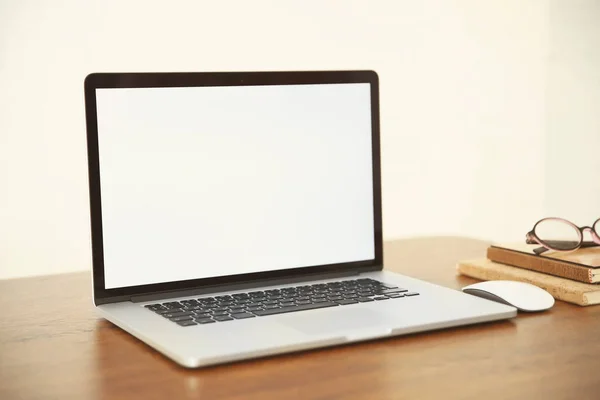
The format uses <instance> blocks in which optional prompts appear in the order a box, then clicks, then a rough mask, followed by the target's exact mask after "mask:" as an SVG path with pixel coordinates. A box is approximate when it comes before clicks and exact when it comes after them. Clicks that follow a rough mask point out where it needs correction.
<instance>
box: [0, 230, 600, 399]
mask: <svg viewBox="0 0 600 400" xmlns="http://www.w3.org/2000/svg"><path fill="white" fill-rule="evenodd" d="M485 247H486V243H483V242H478V241H474V240H468V239H457V238H454V239H453V238H433V239H427V240H425V239H421V240H408V241H399V242H390V243H386V265H387V268H389V269H391V270H395V271H401V272H403V273H405V274H407V275H412V276H414V277H417V278H422V279H425V280H429V281H432V282H435V283H438V284H441V285H445V286H449V287H453V288H460V287H461V286H463V285H466V284H469V283H472V282H474V281H473V280H471V279H468V278H465V277H458V276H456V272H455V263H456V261H457V260H458V259H461V258H467V257H478V256H481V255H482V254H484V250H485ZM424 255H427V256H424ZM90 290H91V289H90V275H89V274H88V273H77V274H68V275H59V276H52V277H42V278H32V279H19V280H8V281H0V321H1V325H0V399H2V400H9V399H44V400H46V399H61V400H63V399H77V400H80V399H138V398H139V399H165V398H168V399H172V400H175V399H187V398H202V399H211V400H212V399H240V400H242V399H243V400H249V399H270V398H273V399H282V400H283V399H303V400H304V399H339V398H349V399H403V398H406V399H451V398H459V399H469V398H477V399H480V398H485V399H486V400H488V399H491V398H500V399H515V398H520V399H546V398H551V399H592V398H598V396H600V394H599V393H600V306H595V307H594V306H592V307H587V308H581V307H578V306H573V305H569V304H566V303H562V302H557V304H556V306H555V307H554V308H553V309H552V310H550V311H548V312H544V313H540V314H529V315H523V314H520V315H519V316H518V317H517V318H516V319H513V320H511V321H503V322H495V323H489V324H486V325H479V326H470V327H462V328H456V329H449V330H444V331H436V332H430V333H424V334H416V335H412V336H405V337H397V338H392V339H387V340H380V341H373V342H368V343H361V344H355V345H347V346H344V347H338V348H330V349H324V350H316V351H310V352H305V353H300V354H293V355H285V356H277V357H272V358H267V359H261V360H255V361H247V362H240V363H236V364H231V365H226V366H218V367H211V368H208V369H202V370H186V369H183V368H180V367H178V366H177V365H176V364H174V363H173V362H171V361H169V360H167V359H166V358H164V357H162V356H161V355H160V354H158V353H156V352H155V351H153V350H152V349H151V348H149V347H148V346H146V345H145V344H143V343H141V342H139V341H138V340H136V339H134V338H133V337H131V336H130V335H128V334H126V333H124V332H122V331H121V330H119V329H118V328H115V327H114V326H112V325H111V324H110V323H108V322H106V321H104V320H102V319H100V318H98V317H97V316H96V315H95V314H94V312H93V309H92V302H91V298H90V293H91V292H90Z"/></svg>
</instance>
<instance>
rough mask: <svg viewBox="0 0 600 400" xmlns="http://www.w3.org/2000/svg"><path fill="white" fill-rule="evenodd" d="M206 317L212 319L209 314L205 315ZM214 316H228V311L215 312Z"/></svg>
mask: <svg viewBox="0 0 600 400" xmlns="http://www.w3.org/2000/svg"><path fill="white" fill-rule="evenodd" d="M205 315H207V316H209V317H210V315H208V314H205ZM212 315H214V316H215V317H216V316H219V315H227V311H215V312H213V313H212Z"/></svg>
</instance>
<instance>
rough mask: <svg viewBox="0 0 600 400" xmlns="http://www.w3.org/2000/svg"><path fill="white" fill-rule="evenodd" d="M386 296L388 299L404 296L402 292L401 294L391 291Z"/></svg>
mask: <svg viewBox="0 0 600 400" xmlns="http://www.w3.org/2000/svg"><path fill="white" fill-rule="evenodd" d="M387 297H389V298H390V299H398V298H400V297H404V294H402V293H392V294H388V295H387Z"/></svg>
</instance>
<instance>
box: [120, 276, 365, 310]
mask: <svg viewBox="0 0 600 400" xmlns="http://www.w3.org/2000/svg"><path fill="white" fill-rule="evenodd" d="M361 272H365V271H364V269H363V270H360V271H359V270H352V271H344V272H332V273H325V274H324V273H319V274H310V275H303V276H295V277H286V278H276V279H261V280H260V281H253V282H239V283H231V284H227V285H216V286H207V287H202V288H194V289H184V290H174V291H168V292H158V293H152V294H143V295H136V296H131V298H130V301H132V302H133V303H142V302H145V301H154V300H163V299H169V298H173V297H188V296H198V295H203V294H210V293H220V292H229V291H233V290H244V289H253V288H257V287H265V286H277V285H286V284H290V283H298V282H306V281H314V280H321V279H332V278H342V277H348V276H356V275H358V274H360V273H361Z"/></svg>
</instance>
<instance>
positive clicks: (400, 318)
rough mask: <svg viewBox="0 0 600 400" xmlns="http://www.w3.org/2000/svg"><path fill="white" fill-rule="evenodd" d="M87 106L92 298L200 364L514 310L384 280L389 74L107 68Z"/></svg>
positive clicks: (174, 355)
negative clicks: (382, 126) (383, 113)
mask: <svg viewBox="0 0 600 400" xmlns="http://www.w3.org/2000/svg"><path fill="white" fill-rule="evenodd" d="M85 103H86V119H87V139H88V159H89V185H90V203H91V230H92V232H91V233H92V248H93V290H94V303H95V305H96V308H97V310H98V311H99V312H100V314H101V315H102V316H103V317H104V318H106V319H107V320H109V321H111V322H112V323H114V324H115V325H117V326H119V327H121V328H122V329H124V330H125V331H127V332H129V333H130V334H132V335H134V336H135V337H137V338H139V339H140V340H142V341H144V342H145V343H147V344H148V345H149V346H151V347H153V348H154V349H156V350H158V351H159V352H161V353H163V354H164V355H166V356H167V357H169V358H171V359H172V360H174V361H175V362H177V363H178V364H180V365H182V366H184V367H200V366H207V365H213V364H219V363H224V362H230V361H235V360H243V359H250V358H255V357H261V356H267V355H274V354H279V353H289V352H293V351H299V350H306V349H313V348H319V347H325V346H333V345H339V344H346V343H351V342H359V341H363V340H368V339H375V338H383V337H389V336H395V335H402V334H408V333H413V332H419V331H427V330H433V329H439V328H445V327H451V326H458V325H466V324H472V323H478V322H484V321H492V320H500V319H505V318H510V317H513V316H515V315H516V309H515V308H513V307H510V306H507V305H503V304H499V303H495V302H491V301H487V300H483V299H481V298H478V297H474V296H470V295H467V294H464V293H461V292H459V291H456V290H451V289H448V288H444V287H440V286H437V285H433V284H430V283H427V282H423V281H420V280H417V279H413V278H410V277H407V276H403V275H399V274H396V273H391V272H387V271H385V270H384V265H383V241H382V210H381V178H380V149H379V89H378V77H377V74H376V73H375V72H373V71H311V72H229V73H97V74H90V75H89V76H88V77H87V78H86V80H85ZM398 206H399V207H401V205H398Z"/></svg>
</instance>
